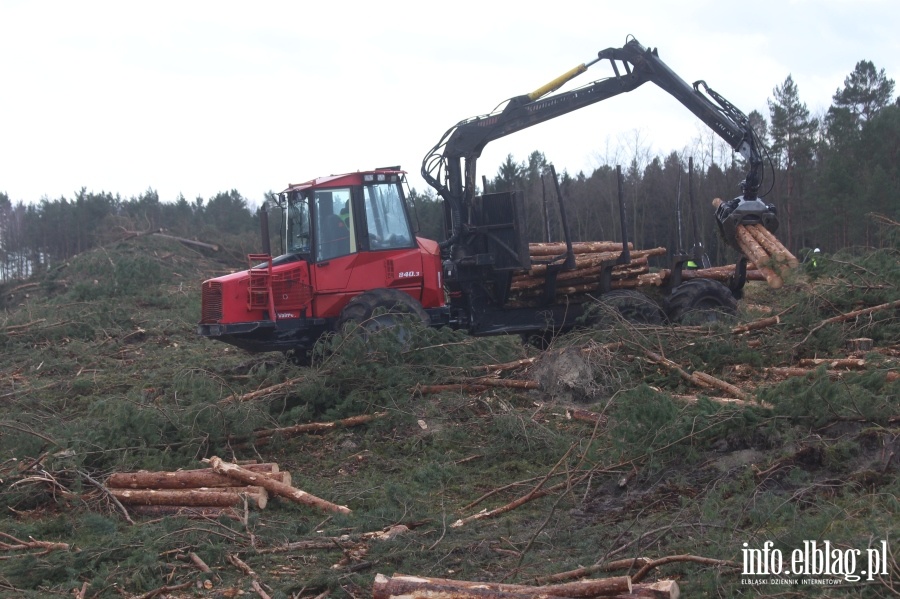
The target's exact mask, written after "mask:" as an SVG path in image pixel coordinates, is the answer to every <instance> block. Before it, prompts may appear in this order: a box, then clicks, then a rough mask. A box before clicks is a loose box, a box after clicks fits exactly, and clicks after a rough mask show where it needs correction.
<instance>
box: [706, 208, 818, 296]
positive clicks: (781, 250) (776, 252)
mask: <svg viewBox="0 0 900 599" xmlns="http://www.w3.org/2000/svg"><path fill="white" fill-rule="evenodd" d="M721 203H722V200H721V199H719V198H716V199H714V200H713V207H715V208H718V207H719V205H720V204H721ZM735 236H736V237H737V239H736V240H735V241H736V242H737V245H738V247H739V248H740V250H741V253H742V254H744V255H745V256H746V257H747V258H748V259H750V260H751V261H752V262H753V263H755V264H756V267H757V268H758V269H759V271H760V273H762V275H763V277H764V278H765V280H766V282H767V283H768V284H769V287H771V288H772V289H779V288H781V286H782V285H784V279H783V278H782V277H783V274H784V272H785V271H787V270H788V269H791V268H797V266H799V264H800V262H799V261H798V260H797V258H796V257H795V256H794V255H793V254H792V253H791V252H790V251H788V249H787V248H786V247H784V245H782V244H781V242H780V241H778V239H777V238H776V237H775V236H774V235H772V232H771V231H769V230H768V229H766V228H765V227H764V226H762V225H761V224H751V225H738V226H737V228H736V231H735Z"/></svg>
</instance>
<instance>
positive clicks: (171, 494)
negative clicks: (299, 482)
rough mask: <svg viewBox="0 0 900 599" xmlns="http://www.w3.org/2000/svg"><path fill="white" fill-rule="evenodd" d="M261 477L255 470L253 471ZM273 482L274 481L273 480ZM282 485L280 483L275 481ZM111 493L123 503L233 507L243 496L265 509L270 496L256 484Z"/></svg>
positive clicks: (117, 490) (237, 504) (128, 490)
mask: <svg viewBox="0 0 900 599" xmlns="http://www.w3.org/2000/svg"><path fill="white" fill-rule="evenodd" d="M252 474H254V476H256V477H261V475H259V474H258V473H252ZM272 482H276V483H277V481H272ZM277 484H279V485H280V484H282V483H277ZM109 492H110V494H111V495H112V496H113V497H115V498H116V499H118V500H119V501H120V502H122V503H123V504H125V505H173V506H182V507H234V506H239V505H243V503H244V497H247V499H248V500H250V501H251V503H253V504H255V505H256V507H258V508H259V509H265V507H266V504H267V503H268V501H269V495H268V493H266V491H265V489H263V488H261V487H258V486H248V487H238V488H235V487H231V488H220V489H209V488H207V489H161V490H158V489H116V488H113V489H109Z"/></svg>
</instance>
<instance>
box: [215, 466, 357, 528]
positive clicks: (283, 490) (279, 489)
mask: <svg viewBox="0 0 900 599" xmlns="http://www.w3.org/2000/svg"><path fill="white" fill-rule="evenodd" d="M209 465H210V466H211V467H212V469H213V470H215V471H216V472H218V473H219V474H224V475H225V476H228V477H229V478H233V479H235V480H238V481H241V482H242V483H245V484H248V485H259V486H261V487H263V488H264V489H266V490H267V491H269V492H271V493H274V494H275V495H278V496H279V497H284V498H285V499H290V500H291V501H294V502H296V503H301V504H303V505H309V506H312V507H316V508H319V509H322V510H325V511H330V512H338V513H341V514H349V513H350V508H348V507H347V506H344V505H336V504H334V503H331V502H330V501H326V500H324V499H320V498H319V497H316V496H315V495H310V494H309V493H307V492H306V491H301V490H300V489H296V488H294V487H292V486H291V485H286V484H284V483H280V482H278V481H277V480H272V479H270V478H265V477H260V476H259V475H258V474H257V473H255V472H253V471H251V470H247V469H246V468H243V467H241V466H238V465H237V464H229V463H228V462H225V461H223V460H222V458H219V457H217V456H213V457H211V458H209Z"/></svg>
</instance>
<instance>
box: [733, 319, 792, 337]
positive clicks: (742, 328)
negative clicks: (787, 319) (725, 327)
mask: <svg viewBox="0 0 900 599" xmlns="http://www.w3.org/2000/svg"><path fill="white" fill-rule="evenodd" d="M779 323H781V319H780V318H779V317H778V316H777V315H776V316H768V317H766V318H760V319H759V320H754V321H753V322H748V323H746V324H742V325H738V326H736V327H734V328H732V329H731V333H732V334H733V335H743V334H744V333H749V332H750V331H758V330H760V329H764V328H766V327H770V326H773V325H776V324H779Z"/></svg>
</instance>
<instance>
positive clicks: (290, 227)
mask: <svg viewBox="0 0 900 599" xmlns="http://www.w3.org/2000/svg"><path fill="white" fill-rule="evenodd" d="M287 213H288V217H287V222H286V223H285V228H286V229H285V236H284V238H285V240H286V242H287V248H285V249H286V250H287V251H286V252H285V253H287V254H308V253H309V201H308V200H307V199H306V198H302V197H300V195H299V194H291V195H290V197H289V198H288V210H287Z"/></svg>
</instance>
